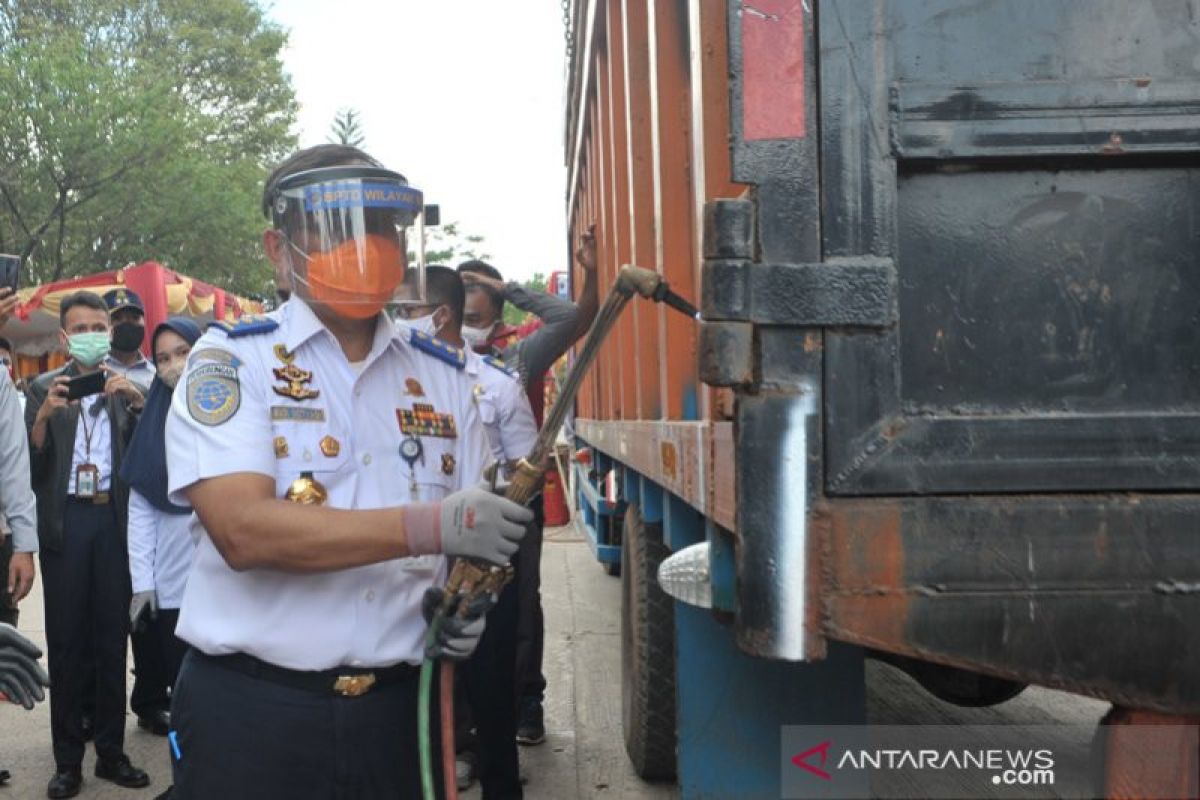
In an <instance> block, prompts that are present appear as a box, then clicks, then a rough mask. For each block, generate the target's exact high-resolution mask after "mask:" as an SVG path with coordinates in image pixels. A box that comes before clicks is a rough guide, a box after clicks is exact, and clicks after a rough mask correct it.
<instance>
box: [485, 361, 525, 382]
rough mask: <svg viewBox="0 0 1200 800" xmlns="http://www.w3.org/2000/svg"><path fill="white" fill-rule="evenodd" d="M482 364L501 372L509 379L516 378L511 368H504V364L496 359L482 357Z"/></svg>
mask: <svg viewBox="0 0 1200 800" xmlns="http://www.w3.org/2000/svg"><path fill="white" fill-rule="evenodd" d="M483 363H485V364H487V365H488V366H489V367H494V368H496V369H498V370H500V371H501V372H503V373H504V374H505V375H507V376H508V377H510V378H515V377H517V373H516V372H515V371H514V370H513V369H512V368H510V367H506V366H505V365H504V362H503V361H501V360H500V359H498V358H496V357H495V356H484V357H483Z"/></svg>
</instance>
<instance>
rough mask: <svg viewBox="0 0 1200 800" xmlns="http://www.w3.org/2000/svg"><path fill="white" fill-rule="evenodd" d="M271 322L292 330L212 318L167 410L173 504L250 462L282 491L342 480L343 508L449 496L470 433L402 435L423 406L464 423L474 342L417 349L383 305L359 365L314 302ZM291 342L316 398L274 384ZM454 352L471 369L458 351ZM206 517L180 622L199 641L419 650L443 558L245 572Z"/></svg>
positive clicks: (229, 649)
mask: <svg viewBox="0 0 1200 800" xmlns="http://www.w3.org/2000/svg"><path fill="white" fill-rule="evenodd" d="M267 319H268V320H274V321H276V322H278V328H277V329H275V330H271V331H267V332H257V333H255V332H250V331H253V329H254V328H255V325H256V324H257V323H255V322H250V323H245V322H243V324H242V325H241V326H240V327H241V329H242V330H244V331H247V332H248V335H244V336H241V335H235V336H229V335H227V334H226V333H225V332H224V331H222V330H220V329H219V328H216V327H214V328H212V329H210V330H209V332H208V333H206V334H205V335H204V336H203V337H201V339H200V341H198V342H197V343H196V345H195V347H194V348H193V350H192V353H191V355H190V356H189V358H188V367H187V370H186V371H185V373H184V376H183V377H182V378H181V379H180V390H177V391H176V392H175V393H174V397H173V399H172V408H171V413H170V415H169V417H168V420H167V463H168V465H169V466H168V473H169V481H168V486H169V491H170V496H171V500H172V502H175V503H179V504H186V503H187V499H186V497H185V496H184V495H183V494H182V492H181V490H182V489H184V488H186V487H188V486H190V485H192V484H193V483H195V482H197V481H199V480H202V479H205V478H212V477H216V476H221V475H228V474H232V473H238V472H255V473H259V474H262V475H269V476H272V477H273V478H275V486H276V493H277V496H279V497H281V498H282V497H284V495H285V493H286V492H287V489H288V486H289V485H290V484H291V483H292V481H294V480H295V479H296V478H298V477H300V474H301V473H302V472H311V473H313V477H314V478H315V479H316V480H317V481H319V482H320V483H321V484H323V485H324V486H325V488H326V490H327V491H328V493H329V500H328V503H327V505H329V506H330V507H333V508H343V509H372V508H384V507H393V506H400V505H406V504H408V503H411V502H414V501H416V502H428V501H435V500H440V499H442V498H443V497H445V496H446V495H447V494H449V493H450V492H452V491H455V490H456V489H458V488H460V476H461V470H458V469H456V466H457V462H461V461H462V460H463V459H462V453H461V449H462V447H463V442H462V440H460V439H459V438H457V437H455V438H450V437H448V436H438V435H431V434H429V433H422V434H420V435H415V434H411V433H402V431H401V427H400V426H401V423H400V419H401V413H400V412H404V413H405V414H407V415H408V417H409V420H410V422H409V426H410V430H411V419H412V417H414V416H416V415H418V414H419V415H420V416H421V418H422V419H423V420H426V421H427V422H429V424H430V425H432V426H434V427H437V426H440V427H441V429H443V432H444V429H445V428H446V427H448V425H449V421H450V420H453V422H454V424H455V425H456V426H457V425H458V424H460V423H461V420H463V419H465V418H466V416H467V412H468V411H469V409H470V405H471V397H470V394H469V393H468V392H464V391H462V383H463V378H462V373H461V365H462V363H463V362H465V357H464V356H463V355H462V352H461V351H459V350H454V349H452V348H447V347H446V346H445V345H438V346H433V345H430V343H429V342H428V341H426V342H424V344H425V345H427V346H428V349H430V350H433V351H435V353H436V354H431V353H430V352H426V351H425V350H422V349H419V348H418V346H417V345H416V343H415V341H414V340H415V338H416V337H415V336H405V335H401V331H400V330H398V329H396V328H394V327H393V326H392V325H391V324H390V323H389V322H388V321H387V320H386V318H385V317H383V316H382V315H381V316H380V317H379V320H378V327H377V329H376V333H375V339H374V342H373V344H372V347H371V352H370V354H369V355H368V356H367V358H366V360H365V364H364V366H363V369H362V372H361V374H356V373H355V370H354V369H352V367H351V365H350V364H349V362H348V361H347V360H346V356H345V354H344V353H343V352H342V350H341V348H340V346H339V345H338V343H337V340H336V339H335V338H334V337H333V335H332V334H331V333H330V332H329V331H328V330H326V329H325V327H324V326H323V325H322V324H321V322H320V321H319V320H318V319H317V317H316V316H315V315H314V314H313V313H312V310H311V309H310V308H309V307H308V306H307V305H305V304H304V303H303V301H301V300H299V299H293V300H291V301H290V302H288V303H286V304H284V306H283V307H282V308H280V309H279V310H278V311H275V312H273V313H271V314H270V315H268V317H267ZM405 332H407V331H405ZM235 333H236V332H235ZM277 345H278V346H280V347H279V351H280V352H282V353H283V354H285V355H286V354H289V353H290V355H291V359H292V362H293V364H294V366H295V367H297V368H299V369H302V370H307V371H309V372H311V373H312V377H311V380H310V381H309V382H307V383H304V384H303V386H304V388H307V389H313V390H317V391H319V392H320V394H319V395H318V396H317V397H315V398H311V399H305V400H299V401H297V400H293V399H291V398H289V397H284V396H281V395H280V394H278V393H276V392H275V391H274V390H273V387H280V388H283V387H284V386H285V385H286V384H285V382H284V381H282V380H280V379H278V378H276V377H275V376H274V375H273V370H274V369H276V368H282V367H283V366H284V363H283V361H282V360H281V358H280V353H279V352H277ZM439 348H440V352H439ZM455 358H457V360H458V367H457V368H456V366H452V365H451V364H450V363H447V361H453V360H455ZM418 406H420V407H418ZM430 414H433V415H434V416H433V417H432V420H431V417H430ZM201 420H204V421H201ZM410 435H411V436H414V438H416V439H418V440H419V441H420V442H421V445H422V450H423V456H422V458H421V459H419V460H417V461H416V462H415V463H414V464H413V465H412V467H411V468H410V466H409V464H408V463H406V462H405V461H404V460H403V459H402V458H401V456H400V443H401V442H402V441H403V440H404V439H406V438H409V436H410ZM327 437H328V439H327ZM323 442H324V443H325V446H324V447H322V443H323ZM334 443H336V447H335V446H334ZM414 487H415V488H414ZM192 525H193V529H192V532H193V535H194V536H196V537H197V541H198V545H197V549H196V557H195V561H194V563H193V566H192V572H191V574H190V575H189V577H188V584H187V589H186V591H185V593H184V599H183V607H182V610H181V612H180V618H179V626H178V629H177V631H176V633H177V635H178V636H179V637H180V638H182V639H184V640H185V641H187V642H189V643H190V644H192V645H193V646H194V647H196V648H198V649H199V650H201V651H203V652H205V653H208V654H210V655H221V654H227V653H236V652H243V653H248V654H250V655H252V656H255V657H257V658H260V659H262V660H264V661H267V662H269V663H271V664H276V665H278V666H282V667H287V668H290V669H297V670H322V669H330V668H333V667H337V666H342V665H350V666H366V667H382V666H389V665H392V664H396V663H399V662H402V661H404V662H408V663H412V664H416V663H419V662H420V661H421V659H422V657H423V650H424V648H423V646H422V637H423V635H424V633H425V627H426V626H425V621H424V619H423V617H422V616H421V597H422V595H423V594H424V592H425V590H426V589H427V588H429V587H430V586H431V585H433V584H434V582H435V581H436V582H439V583H440V582H441V581H442V580H443V579H444V572H445V563H444V561H445V560H444V559H443V558H442V557H440V556H427V557H425V558H421V559H397V560H393V561H388V562H384V563H379V564H371V565H368V566H363V567H357V568H354V569H347V570H340V571H337V572H325V573H319V574H295V573H287V572H281V571H277V570H271V569H253V570H247V571H244V572H235V571H234V570H232V569H231V568H230V567H229V565H228V564H227V563H226V562H225V560H224V558H222V556H221V554H220V553H219V552H218V551H217V549H216V547H215V546H214V544H213V542H212V540H211V538H210V537H209V536H208V535H207V534H206V533H205V532H204V530H203V528H202V527H201V526H200V524H199V521H198V519H197V518H196V517H195V515H193V517H192Z"/></svg>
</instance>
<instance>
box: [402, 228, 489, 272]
mask: <svg viewBox="0 0 1200 800" xmlns="http://www.w3.org/2000/svg"><path fill="white" fill-rule="evenodd" d="M412 258H413V254H412V253H409V260H410V261H411V260H412ZM473 258H478V259H482V260H487V259H489V258H491V255H489V254H488V253H487V251H485V250H484V249H483V237H482V236H478V235H474V234H467V233H461V232H460V231H459V229H458V223H457V222H447V223H446V224H444V225H438V226H437V227H432V228H426V229H425V263H426V264H439V265H441V266H444V267H451V268H453V267H456V266H458V264H459V263H460V262H462V261H470V260H471V259H473Z"/></svg>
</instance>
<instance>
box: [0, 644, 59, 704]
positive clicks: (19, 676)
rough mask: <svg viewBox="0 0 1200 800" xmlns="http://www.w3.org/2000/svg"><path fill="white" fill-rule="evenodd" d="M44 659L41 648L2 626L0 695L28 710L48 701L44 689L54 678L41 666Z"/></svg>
mask: <svg viewBox="0 0 1200 800" xmlns="http://www.w3.org/2000/svg"><path fill="white" fill-rule="evenodd" d="M41 657H42V651H41V650H39V649H38V648H37V645H35V644H34V643H33V642H31V641H29V640H28V639H26V638H25V637H24V636H22V635H21V634H19V633H17V629H16V628H14V627H13V626H12V625H7V624H5V623H0V694H3V695H4V696H5V697H7V698H8V699H9V700H11V701H12V702H14V703H20V704H21V705H23V706H25V708H26V709H31V708H33V704H34V703H40V702H41V701H43V700H45V699H46V693H45V692H44V691H43V690H42V687H43V686H49V685H50V676H49V675H47V674H46V671H45V670H44V669H42V668H41V666H40V665H39V664H38V663H37V660H38V659H39V658H41Z"/></svg>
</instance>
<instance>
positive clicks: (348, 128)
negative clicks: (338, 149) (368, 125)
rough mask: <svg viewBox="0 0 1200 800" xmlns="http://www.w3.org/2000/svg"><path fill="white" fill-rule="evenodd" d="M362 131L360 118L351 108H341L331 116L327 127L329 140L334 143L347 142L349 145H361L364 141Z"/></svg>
mask: <svg viewBox="0 0 1200 800" xmlns="http://www.w3.org/2000/svg"><path fill="white" fill-rule="evenodd" d="M365 138H366V137H364V136H363V132H362V120H360V119H359V116H358V112H357V111H355V110H354V109H353V108H343V109H342V110H341V111H339V112H337V114H336V115H335V116H334V118H333V125H331V126H330V127H329V141H330V142H332V143H334V144H348V145H350V146H351V147H362V143H363V142H364V141H365Z"/></svg>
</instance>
